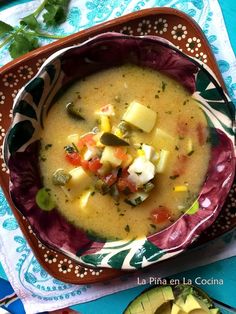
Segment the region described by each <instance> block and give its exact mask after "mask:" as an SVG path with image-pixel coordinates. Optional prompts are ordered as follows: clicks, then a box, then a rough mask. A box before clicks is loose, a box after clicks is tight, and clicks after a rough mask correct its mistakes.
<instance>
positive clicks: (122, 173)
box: [121, 168, 129, 178]
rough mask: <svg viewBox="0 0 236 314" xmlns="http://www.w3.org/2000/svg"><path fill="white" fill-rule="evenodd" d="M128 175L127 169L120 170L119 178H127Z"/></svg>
mask: <svg viewBox="0 0 236 314" xmlns="http://www.w3.org/2000/svg"><path fill="white" fill-rule="evenodd" d="M128 175H129V172H128V168H122V172H121V177H122V178H127V177H128Z"/></svg>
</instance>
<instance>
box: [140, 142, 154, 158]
mask: <svg viewBox="0 0 236 314" xmlns="http://www.w3.org/2000/svg"><path fill="white" fill-rule="evenodd" d="M142 150H143V151H144V154H145V157H146V158H147V159H148V160H151V159H152V158H153V157H154V155H155V153H156V152H155V149H154V148H153V147H152V146H150V145H146V144H143V145H142Z"/></svg>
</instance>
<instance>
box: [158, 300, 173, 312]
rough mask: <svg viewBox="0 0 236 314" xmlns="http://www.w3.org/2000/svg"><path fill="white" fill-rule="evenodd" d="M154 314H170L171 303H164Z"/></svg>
mask: <svg viewBox="0 0 236 314" xmlns="http://www.w3.org/2000/svg"><path fill="white" fill-rule="evenodd" d="M155 314H171V303H170V302H166V303H164V304H162V305H161V306H160V307H159V308H158V309H157V310H156V312H155Z"/></svg>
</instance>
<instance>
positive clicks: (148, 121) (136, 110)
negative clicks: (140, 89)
mask: <svg viewBox="0 0 236 314" xmlns="http://www.w3.org/2000/svg"><path fill="white" fill-rule="evenodd" d="M156 118H157V114H156V112H155V111H153V110H151V109H149V108H147V107H145V106H144V105H142V104H140V103H138V102H137V101H132V102H131V103H130V105H129V107H128V109H127V110H126V112H125V114H124V116H123V118H122V120H124V121H126V122H128V123H130V124H132V125H134V126H135V127H137V128H139V129H141V130H143V131H144V132H150V131H151V130H152V129H153V127H154V125H155V123H156Z"/></svg>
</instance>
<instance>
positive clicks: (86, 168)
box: [80, 159, 89, 170]
mask: <svg viewBox="0 0 236 314" xmlns="http://www.w3.org/2000/svg"><path fill="white" fill-rule="evenodd" d="M80 163H81V166H82V167H83V168H84V169H85V170H89V161H88V160H84V159H81V162H80Z"/></svg>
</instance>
